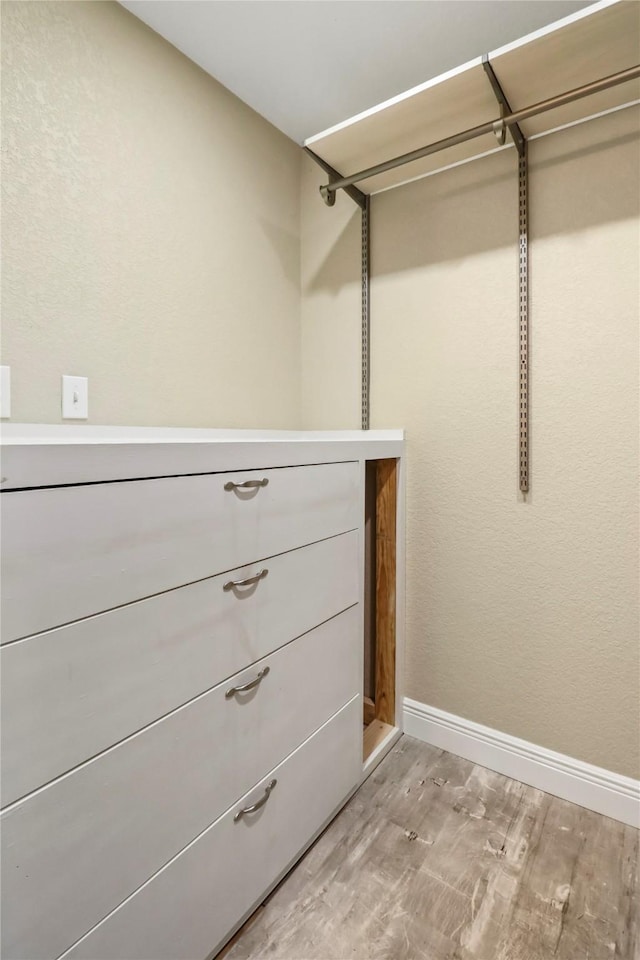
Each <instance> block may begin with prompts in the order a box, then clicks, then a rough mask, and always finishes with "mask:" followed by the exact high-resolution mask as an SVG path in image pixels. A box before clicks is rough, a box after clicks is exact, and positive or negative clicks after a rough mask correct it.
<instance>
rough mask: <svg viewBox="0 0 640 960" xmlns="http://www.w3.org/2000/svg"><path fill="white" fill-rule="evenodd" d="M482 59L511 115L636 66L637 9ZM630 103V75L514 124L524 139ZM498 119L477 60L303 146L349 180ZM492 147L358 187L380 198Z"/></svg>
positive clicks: (584, 15) (603, 11) (580, 21)
mask: <svg viewBox="0 0 640 960" xmlns="http://www.w3.org/2000/svg"><path fill="white" fill-rule="evenodd" d="M485 59H487V58H485ZM488 61H489V63H490V64H491V66H492V68H493V71H494V73H495V75H496V77H497V79H498V82H499V84H500V86H501V87H502V90H503V92H504V94H505V95H506V97H507V99H508V101H509V106H510V107H511V109H512V111H514V112H516V111H519V110H523V109H525V108H527V107H529V106H531V105H533V104H537V103H539V102H541V101H543V100H547V99H550V98H552V97H556V96H560V95H561V94H565V93H567V92H568V91H570V90H574V89H575V88H578V87H582V86H585V85H587V84H591V83H593V82H594V81H598V80H601V79H603V78H605V77H609V76H611V75H613V74H616V73H619V72H621V71H625V70H630V69H632V68H634V67H637V66H638V64H640V3H638V2H637V0H602V2H600V3H596V4H594V5H593V6H590V7H587V8H585V9H584V10H581V11H580V12H578V13H576V14H573V15H572V16H570V17H566V18H565V19H563V20H559V21H557V22H556V23H553V24H551V25H550V26H548V27H545V28H543V29H542V30H538V31H536V32H535V33H532V34H529V35H528V36H526V37H523V38H522V39H521V40H517V41H515V42H514V43H510V44H508V45H507V46H505V47H500V48H499V49H498V50H494V51H493V52H492V53H489V54H488ZM637 102H640V80H639V79H633V80H629V81H627V82H624V83H621V84H619V85H616V86H612V87H610V88H608V89H606V90H602V91H600V92H597V93H592V94H590V95H589V96H586V97H584V98H583V99H579V100H575V101H574V102H572V103H567V104H565V105H564V106H560V107H555V108H554V109H552V110H548V111H547V112H544V113H541V114H539V115H538V116H533V117H531V118H530V119H526V120H523V121H521V122H520V128H521V130H522V133H523V134H524V136H525V138H526V139H529V138H533V137H536V136H541V135H544V134H545V133H549V132H551V131H552V130H555V129H557V128H558V127H562V126H566V125H568V124H572V123H576V122H580V121H582V120H586V119H588V118H590V117H594V116H598V115H600V114H602V113H604V112H606V111H609V110H613V109H617V108H622V107H624V106H627V105H631V104H633V103H637ZM499 115H500V114H499V109H498V104H497V101H496V96H495V94H494V92H493V90H492V87H491V84H490V82H489V78H488V76H487V74H486V72H485V69H484V67H483V58H482V57H478V58H477V59H476V60H472V61H470V62H469V63H466V64H464V65H463V66H461V67H458V68H456V69H455V70H451V71H449V72H448V73H445V74H442V75H441V76H439V77H435V78H434V79H432V80H429V81H427V82H426V83H423V84H421V85H420V86H418V87H414V88H413V89H411V90H408V91H406V92H405V93H402V94H400V95H399V96H397V97H393V98H392V99H391V100H387V101H385V102H384V103H381V104H379V105H377V106H375V107H372V108H371V109H369V110H366V111H365V112H364V113H361V114H358V115H357V116H355V117H351V118H350V119H349V120H345V121H344V122H342V123H339V124H337V125H336V126H334V127H331V128H330V129H329V130H325V131H324V132H323V133H319V134H317V135H316V136H313V137H310V138H309V139H308V140H306V141H305V147H308V148H309V149H310V150H312V151H313V153H315V154H316V155H317V156H318V157H320V158H321V159H322V160H324V161H325V163H327V164H329V165H330V166H331V167H333V168H334V169H335V170H337V171H339V172H340V175H341V176H343V177H349V176H351V175H352V174H354V173H357V172H358V171H364V170H368V169H369V168H370V167H374V166H376V165H377V164H380V163H384V162H385V161H388V160H390V159H392V158H394V157H399V156H400V155H402V154H405V153H409V152H410V151H412V150H418V149H420V148H422V147H425V146H427V145H428V144H433V143H436V142H438V141H440V140H444V139H446V138H447V137H453V136H455V135H457V134H459V133H461V132H462V131H465V130H469V129H470V128H472V127H476V126H479V125H481V124H485V123H490V122H492V121H495V120H497V119H498V118H499ZM509 143H510V140H508V141H507V146H508V145H509ZM496 149H500V148H499V146H498V143H497V141H496V137H495V135H494V134H493V132H488V133H485V134H483V135H481V136H478V137H476V138H474V139H471V140H468V141H466V142H463V143H458V144H456V145H454V146H450V147H447V148H446V149H444V150H442V151H441V152H437V153H433V154H431V155H430V156H426V157H422V158H421V159H417V160H413V161H411V162H410V163H407V164H405V165H403V166H398V167H396V168H394V169H391V170H386V171H385V172H382V173H378V174H376V175H374V176H370V177H368V178H367V179H364V180H359V181H358V182H357V184H356V185H357V187H358V188H359V189H360V190H362V191H363V192H364V193H367V194H373V193H378V192H380V191H382V190H387V189H389V188H391V187H395V186H399V185H400V184H402V183H406V182H408V181H410V180H414V179H417V178H419V177H422V176H425V175H426V174H428V173H433V172H435V171H437V170H440V169H443V168H445V167H449V166H451V165H452V164H455V163H459V162H460V161H464V160H469V159H472V158H474V157H479V156H482V155H484V154H486V153H489V152H492V151H494V150H496Z"/></svg>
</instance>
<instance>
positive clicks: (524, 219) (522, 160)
mask: <svg viewBox="0 0 640 960" xmlns="http://www.w3.org/2000/svg"><path fill="white" fill-rule="evenodd" d="M482 66H483V68H484V72H485V73H486V75H487V79H488V80H489V83H490V84H491V88H492V90H493V92H494V94H495V97H496V100H497V101H498V106H499V107H500V113H501V115H502V117H506V116H509V115H513V111H512V109H511V105H510V103H509V101H508V100H507V97H506V95H505V92H504V90H503V89H502V87H501V85H500V81H499V80H498V78H497V77H496V75H495V73H494V70H493V67H492V66H491V63H490V62H489V57H488V56H485V57H483V58H482ZM508 129H509V133H510V134H511V137H512V139H513V142H514V144H515V147H516V150H517V151H518V482H519V486H520V491H521V492H522V493H528V491H529V209H528V201H529V153H528V149H527V141H526V140H525V137H524V134H523V132H522V130H521V129H520V126H519V124H518V123H513V122H512V123H509V124H508ZM501 134H502V131H500V130H498V131H497V132H496V135H497V136H498V140H499V142H501V143H503V142H504V139H502V140H501V139H500V137H501Z"/></svg>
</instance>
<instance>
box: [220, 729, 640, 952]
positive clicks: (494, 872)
mask: <svg viewBox="0 0 640 960" xmlns="http://www.w3.org/2000/svg"><path fill="white" fill-rule="evenodd" d="M637 861H638V831H636V830H634V829H633V828H632V827H627V826H624V825H623V824H620V823H617V822H616V821H615V820H609V819H607V818H606V817H602V816H600V815H599V814H596V813H591V812H590V811H588V810H584V809H582V808H581V807H577V806H575V805H573V804H571V803H567V802H566V801H564V800H558V799H557V798H555V797H551V796H549V795H548V794H545V793H542V792H541V791H539V790H534V789H533V788H532V787H527V786H524V785H523V784H521V783H518V782H517V781H515V780H509V779H508V778H507V777H503V776H500V775H499V774H497V773H492V772H491V771H489V770H486V769H485V768H484V767H478V766H474V764H472V763H470V762H468V761H467V760H462V759H460V757H455V756H453V755H452V754H449V753H445V752H444V751H442V750H437V749H435V748H433V747H429V746H427V745H425V744H423V743H420V742H419V741H417V740H413V739H411V738H409V737H406V736H405V737H403V738H402V739H401V740H400V742H399V743H398V744H397V746H396V747H395V748H394V749H393V751H392V752H391V753H390V754H389V756H388V757H387V758H386V759H385V760H383V762H382V764H381V765H380V766H379V767H378V768H377V770H376V771H375V772H374V773H373V774H372V776H371V777H370V778H369V779H368V780H367V781H366V782H365V783H364V784H363V786H362V787H361V789H360V790H359V791H358V793H357V794H356V795H355V796H354V797H353V799H352V800H351V801H350V802H349V803H348V804H347V806H346V807H345V808H344V810H343V811H342V812H341V813H340V815H339V816H338V817H337V818H336V819H335V820H334V821H333V823H332V824H331V825H330V826H329V828H328V829H327V830H326V831H325V833H324V834H323V835H322V836H321V837H320V839H319V840H318V841H317V842H316V844H315V845H314V846H313V847H312V848H311V850H310V851H309V852H308V853H307V854H306V856H305V857H304V858H303V859H302V860H301V861H300V863H299V864H298V865H297V866H296V867H295V869H294V870H293V871H292V872H291V873H290V874H289V875H288V877H287V878H286V879H285V880H284V881H283V883H282V884H281V885H280V886H279V887H278V888H277V889H276V890H275V892H274V893H273V894H272V895H271V897H270V898H269V900H268V901H267V902H266V904H264V905H263V906H262V907H261V908H260V909H259V910H258V911H257V912H256V913H255V914H254V916H253V917H252V918H251V920H250V921H249V922H248V923H247V924H245V926H244V927H243V929H242V930H241V931H240V932H239V933H238V934H237V936H236V938H234V941H232V943H231V944H230V945H229V946H228V947H227V949H226V950H225V951H223V954H222V956H224V957H225V960H347V958H348V960H636V958H637V957H638V953H637V952H636V951H637V933H638V903H637V899H638V893H639V892H640V891H639V890H638V875H637Z"/></svg>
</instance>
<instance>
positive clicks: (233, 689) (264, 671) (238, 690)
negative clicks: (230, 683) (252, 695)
mask: <svg viewBox="0 0 640 960" xmlns="http://www.w3.org/2000/svg"><path fill="white" fill-rule="evenodd" d="M269 670H270V667H263V668H262V670H261V671H260V673H259V674H258V676H257V677H254V678H253V680H250V681H249V683H243V684H242V686H241V687H230V688H229V690H227V692H226V693H225V697H226V698H227V700H230V699H231V697H232V696H233V695H234V694H235V693H246V692H247V690H253V688H254V687H257V686H258V684H259V683H262V681H263V680H264V678H265V677H266V675H267V674H268V673H269Z"/></svg>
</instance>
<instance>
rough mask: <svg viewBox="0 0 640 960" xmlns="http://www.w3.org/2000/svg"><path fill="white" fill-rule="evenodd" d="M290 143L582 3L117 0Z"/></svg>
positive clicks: (545, 0) (511, 0) (546, 0)
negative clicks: (285, 136)
mask: <svg viewBox="0 0 640 960" xmlns="http://www.w3.org/2000/svg"><path fill="white" fill-rule="evenodd" d="M121 2H122V3H123V6H125V7H126V8H127V9H128V10H130V11H131V13H133V14H135V15H136V16H137V17H139V18H140V19H141V20H143V21H144V22H145V23H147V24H148V25H149V26H150V27H152V28H153V30H155V31H156V32H157V33H159V34H160V35H161V36H163V37H165V39H167V40H168V41H169V42H170V43H172V44H173V45H174V46H175V47H177V48H178V49H179V50H181V51H182V52H183V53H184V54H186V55H187V56H188V57H189V58H190V59H191V60H193V61H194V62H195V63H197V64H198V65H199V66H201V67H202V68H203V69H204V70H206V71H207V73H210V74H211V76H213V77H215V78H216V79H217V80H219V81H220V83H222V84H224V86H225V87H228V89H229V90H232V91H233V93H235V94H236V95H237V96H238V97H240V99H241V100H244V102H245V103H248V104H249V106H251V107H253V109H254V110H256V111H257V112H258V113H260V114H262V116H263V117H266V118H267V120H270V121H271V123H273V124H274V125H275V126H276V127H278V128H279V129H280V130H282V131H283V132H284V133H286V134H287V135H288V136H289V137H291V138H292V139H293V140H295V141H297V142H298V143H302V142H303V140H305V138H307V137H309V136H312V135H313V134H315V133H319V132H320V131H322V130H325V129H326V128H327V127H330V126H332V125H333V124H335V123H339V122H340V121H341V120H345V119H347V118H348V117H351V116H353V115H354V114H356V113H360V112H361V111H362V110H366V109H367V108H369V107H371V106H374V105H375V104H377V103H380V102H381V101H383V100H387V99H388V98H389V97H393V96H395V95H396V94H398V93H402V91H404V90H407V89H409V88H410V87H413V86H416V85H417V84H419V83H423V82H424V81H425V80H430V79H431V78H432V77H435V76H438V75H439V74H441V73H444V72H445V71H446V70H450V69H452V68H453V67H457V66H459V65H460V64H462V63H465V62H466V61H467V60H471V59H473V58H474V57H477V56H480V55H481V54H483V53H486V52H488V51H489V50H493V49H495V48H496V47H499V46H501V45H502V44H505V43H509V42H510V41H512V40H516V39H518V38H519V37H522V36H524V35H525V34H527V33H531V32H532V31H533V30H537V29H539V28H540V27H542V26H545V25H546V24H548V23H552V22H553V21H554V20H560V19H561V18H562V17H565V16H567V15H568V14H570V13H574V12H575V11H577V10H580V9H581V8H583V7H586V6H589V4H588V3H584V2H575V0H121Z"/></svg>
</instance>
